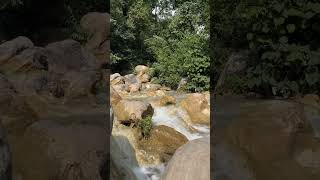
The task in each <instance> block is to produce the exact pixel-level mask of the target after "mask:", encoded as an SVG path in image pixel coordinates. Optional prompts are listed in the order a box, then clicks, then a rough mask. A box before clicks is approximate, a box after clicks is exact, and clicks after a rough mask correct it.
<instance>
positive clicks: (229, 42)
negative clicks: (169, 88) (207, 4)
mask: <svg viewBox="0 0 320 180" xmlns="http://www.w3.org/2000/svg"><path fill="white" fill-rule="evenodd" d="M221 2H222V1H221ZM229 3H230V2H229ZM215 8H219V9H217V11H215V13H213V14H214V16H213V17H214V18H213V19H214V21H216V23H215V25H213V31H214V33H213V34H216V35H217V36H216V37H213V38H215V40H216V41H215V45H214V51H215V53H214V58H215V60H214V61H215V62H216V63H217V62H219V63H217V64H218V65H221V64H223V63H225V61H226V59H227V58H228V56H225V54H229V53H228V51H230V50H231V51H232V50H233V49H237V50H239V49H247V48H248V49H250V51H251V52H252V54H253V56H252V57H251V58H250V59H249V60H248V65H249V67H248V70H247V73H246V77H243V78H244V79H247V80H246V81H245V82H242V83H244V84H245V87H243V90H245V91H257V92H259V93H262V94H265V95H275V96H283V97H289V96H293V95H296V94H298V93H303V94H304V93H319V87H320V72H319V70H320V57H319V55H320V47H319V45H320V42H319V37H318V34H319V32H320V28H319V27H320V24H319V22H320V21H319V17H320V3H319V2H316V1H307V0H296V1H291V0H284V1H276V0H272V1H269V0H260V1H256V2H254V3H252V1H249V0H241V1H240V2H238V3H237V4H235V5H231V4H228V3H223V2H222V3H221V4H219V3H218V4H217V5H215ZM223 14H230V15H228V16H226V15H223ZM248 30H249V32H248ZM230 37H232V38H230ZM221 50H223V51H221ZM217 68H219V66H217ZM220 71H221V69H219V70H216V72H220ZM239 81H240V80H239ZM233 83H236V84H237V83H238V84H239V82H233Z"/></svg>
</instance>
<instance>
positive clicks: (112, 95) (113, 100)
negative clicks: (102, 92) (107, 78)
mask: <svg viewBox="0 0 320 180" xmlns="http://www.w3.org/2000/svg"><path fill="white" fill-rule="evenodd" d="M121 100H122V98H121V96H120V95H119V94H118V92H117V91H116V90H115V89H114V88H113V87H112V86H110V102H111V105H112V106H115V105H116V104H117V103H118V102H120V101H121Z"/></svg>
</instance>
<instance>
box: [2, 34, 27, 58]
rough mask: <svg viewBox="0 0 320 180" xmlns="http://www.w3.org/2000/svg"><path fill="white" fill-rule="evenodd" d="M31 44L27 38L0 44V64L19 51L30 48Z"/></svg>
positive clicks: (20, 37)
mask: <svg viewBox="0 0 320 180" xmlns="http://www.w3.org/2000/svg"><path fill="white" fill-rule="evenodd" d="M32 47H33V43H32V41H31V40H30V39H28V38H27V37H23V36H19V37H17V38H15V39H13V40H11V41H6V42H4V43H2V44H0V64H3V62H4V61H7V60H9V59H10V58H11V57H13V56H15V55H17V54H19V53H20V52H21V51H23V50H25V49H28V48H32Z"/></svg>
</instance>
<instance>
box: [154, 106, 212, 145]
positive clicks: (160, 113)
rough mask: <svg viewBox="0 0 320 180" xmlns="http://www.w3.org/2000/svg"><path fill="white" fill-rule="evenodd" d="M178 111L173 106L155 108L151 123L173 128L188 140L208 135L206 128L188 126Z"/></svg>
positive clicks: (208, 131) (208, 130)
mask: <svg viewBox="0 0 320 180" xmlns="http://www.w3.org/2000/svg"><path fill="white" fill-rule="evenodd" d="M179 110H180V109H178V108H176V107H175V106H165V107H157V108H155V110H154V115H153V117H152V122H153V124H154V125H155V126H158V125H165V126H168V127H171V128H174V129H175V130H176V131H178V132H180V133H181V134H183V135H184V136H186V138H187V139H188V140H194V139H198V138H201V137H204V136H206V135H208V134H209V133H210V129H209V127H208V126H201V125H188V124H187V123H186V122H185V121H184V120H183V119H182V114H181V111H179Z"/></svg>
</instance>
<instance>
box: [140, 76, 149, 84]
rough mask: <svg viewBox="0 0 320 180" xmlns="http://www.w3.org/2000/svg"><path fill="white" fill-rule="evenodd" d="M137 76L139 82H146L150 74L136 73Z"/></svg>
mask: <svg viewBox="0 0 320 180" xmlns="http://www.w3.org/2000/svg"><path fill="white" fill-rule="evenodd" d="M137 78H138V79H139V81H140V82H141V83H146V82H149V81H150V76H149V75H148V74H138V75H137Z"/></svg>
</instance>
